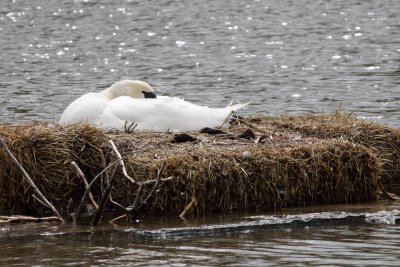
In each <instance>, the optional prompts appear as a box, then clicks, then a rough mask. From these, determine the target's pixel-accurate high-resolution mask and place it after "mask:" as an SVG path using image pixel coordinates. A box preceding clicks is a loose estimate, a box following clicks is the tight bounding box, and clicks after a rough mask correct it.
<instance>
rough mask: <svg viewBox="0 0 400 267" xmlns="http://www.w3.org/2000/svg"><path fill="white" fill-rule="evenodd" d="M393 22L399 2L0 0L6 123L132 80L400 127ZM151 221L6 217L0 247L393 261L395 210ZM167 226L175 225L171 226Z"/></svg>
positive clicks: (128, 260) (108, 254)
mask: <svg viewBox="0 0 400 267" xmlns="http://www.w3.org/2000/svg"><path fill="white" fill-rule="evenodd" d="M399 32H400V1H398V0H382V1H372V0H370V1H358V0H343V1H341V0H337V1H325V0H319V1H311V0H298V1H289V0H287V1H277V0H276V1H263V0H255V1H238V0H231V1H222V0H215V1H169V0H168V1H167V0H158V1H155V0H153V1H129V0H127V1H122V0H121V1H112V0H100V1H94V0H93V1H89V0H75V1H73V0H48V1H40V0H9V1H1V3H0V51H1V65H0V77H1V79H0V123H22V122H30V121H33V120H40V121H56V120H58V119H59V116H60V114H61V112H62V111H63V109H64V108H65V107H66V106H67V105H68V104H69V103H70V102H71V101H72V100H74V99H75V98H77V97H78V96H80V95H82V94H84V93H86V92H89V91H96V90H101V89H103V88H105V87H107V86H109V85H110V84H112V83H114V82H115V81H118V80H120V79H125V78H129V79H140V80H144V81H147V82H148V83H150V84H151V85H152V86H153V87H154V88H155V90H156V92H157V93H158V94H160V95H174V96H179V97H183V98H185V99H186V100H189V101H192V102H195V103H197V104H203V105H208V106H224V105H227V104H228V103H229V102H230V101H231V100H232V99H233V100H234V101H237V102H249V101H250V102H251V104H250V105H249V107H248V108H247V109H246V110H245V111H243V112H244V113H245V114H254V113H266V114H281V113H300V112H332V111H335V110H336V109H344V110H348V111H351V112H354V114H355V115H356V116H359V117H362V118H366V119H371V120H374V121H377V122H380V123H384V124H387V125H390V126H393V127H400V93H399V89H400V80H399V77H400V68H399V66H400V35H399ZM365 208H366V209H367V210H368V209H374V212H378V211H379V210H387V209H390V208H394V209H396V208H397V207H392V205H391V204H379V206H377V205H372V204H371V205H367V206H366V207H365ZM322 210H323V208H322V207H319V208H318V209H317V210H315V211H314V212H316V211H322ZM298 212H300V211H298ZM320 216H322V217H323V216H325V215H324V214H323V213H321V215H320ZM335 216H336V215H335ZM379 216H380V215H378V217H379ZM214 220H215V218H208V219H204V221H201V220H200V221H199V222H198V223H197V224H196V225H195V226H196V227H200V228H201V229H202V227H205V228H207V226H209V225H214V226H215V225H216V224H217V223H216V222H215V221H214ZM250 220H259V219H254V218H253V219H250ZM260 220H261V219H260ZM248 221H249V218H248V217H246V216H241V215H237V216H233V218H232V217H230V218H229V219H226V218H223V219H221V222H224V223H231V224H233V225H242V224H243V223H244V222H248ZM155 222H156V224H155V226H153V228H154V229H153V230H151V231H153V232H150V234H143V233H141V232H137V231H136V230H135V231H136V232H135V231H131V230H132V226H125V227H117V228H113V227H110V226H108V225H106V226H103V227H99V228H85V227H74V226H70V225H65V226H59V225H54V224H40V225H37V224H26V225H12V226H0V240H1V242H0V246H1V250H0V251H1V256H0V258H1V259H2V264H6V265H12V264H15V265H18V264H19V263H21V264H22V265H26V264H28V265H29V264H32V265H36V264H37V265H61V264H65V265H79V264H80V263H84V264H86V265H102V264H103V265H172V266H191V265H203V266H210V265H215V266H217V265H218V266H223V265H226V266H228V265H229V266H231V265H238V266H242V265H248V266H251V265H253V266H259V265H265V264H272V265H283V264H291V265H307V266H308V265H360V266H365V265H398V262H399V260H400V255H399V250H398V247H399V240H400V239H399V237H400V236H399V230H400V229H399V225H398V224H396V223H395V221H394V220H377V221H374V222H373V223H371V222H366V221H365V220H360V219H358V220H350V221H349V220H345V221H344V222H342V221H340V222H336V223H333V222H327V221H326V222H325V223H324V222H321V223H316V224H311V225H300V226H299V225H286V224H285V223H283V224H282V227H275V228H274V227H272V228H271V227H269V226H268V227H267V226H265V227H264V226H261V227H253V226H250V227H247V228H246V227H245V228H241V227H239V228H235V227H232V228H224V227H225V226H219V227H217V228H218V229H217V230H215V229H213V230H210V231H208V230H204V231H203V230H200V232H199V231H197V230H196V231H194V232H195V233H194V234H191V233H190V234H187V232H186V231H185V230H182V229H181V228H182V227H184V226H182V225H181V223H179V222H174V223H171V225H164V221H162V220H156V221H155ZM221 222H220V223H221ZM261 224H262V225H263V223H261ZM218 225H219V224H218ZM265 225H268V224H265ZM140 227H142V228H143V229H147V228H148V227H150V226H149V225H148V222H147V223H146V221H145V222H143V225H142V226H140ZM164 227H166V228H164ZM171 227H172V228H174V229H175V228H178V230H177V231H172V230H171V231H169V230H168V231H167V230H165V229H167V228H168V229H170V228H171ZM214 228H215V227H214ZM135 229H136V228H135ZM160 229H161V230H162V229H164V230H165V231H166V232H167V233H169V234H167V235H162V234H159V235H158V234H157V231H160ZM179 229H181V230H179ZM223 229H225V230H226V231H225V230H223ZM192 230H194V229H192ZM149 231H150V230H149ZM165 231H164V232H165ZM145 232H146V231H145ZM189 232H190V231H189ZM146 233H148V232H146ZM182 233H183V234H182Z"/></svg>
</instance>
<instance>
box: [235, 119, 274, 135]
mask: <svg viewBox="0 0 400 267" xmlns="http://www.w3.org/2000/svg"><path fill="white" fill-rule="evenodd" d="M235 120H237V121H238V122H241V123H243V124H244V125H247V126H249V127H250V128H252V129H254V130H256V131H258V132H260V133H263V134H266V132H265V131H264V130H262V129H260V128H258V127H256V126H254V125H253V124H251V123H249V122H247V121H245V120H242V119H241V118H239V117H236V118H235Z"/></svg>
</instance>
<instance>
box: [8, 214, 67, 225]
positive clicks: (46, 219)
mask: <svg viewBox="0 0 400 267" xmlns="http://www.w3.org/2000/svg"><path fill="white" fill-rule="evenodd" d="M54 221H60V222H64V220H63V219H62V218H60V217H57V216H51V217H31V216H22V215H14V216H0V224H3V223H13V222H54Z"/></svg>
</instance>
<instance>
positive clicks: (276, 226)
mask: <svg viewBox="0 0 400 267" xmlns="http://www.w3.org/2000/svg"><path fill="white" fill-rule="evenodd" d="M384 207H385V208H384ZM382 208H383V210H381V209H382ZM325 209H331V211H329V212H328V211H323V210H322V207H319V208H316V210H319V211H320V212H317V213H315V212H310V211H308V212H307V211H305V210H286V211H285V212H283V213H281V215H268V216H267V215H259V216H239V215H237V216H231V217H226V216H225V217H223V216H222V217H210V218H207V219H199V220H194V221H192V222H190V223H186V224H185V223H183V222H182V221H179V220H174V219H165V218H164V219H157V218H156V219H148V220H143V221H142V222H141V223H139V224H137V225H134V226H132V225H131V226H129V225H128V226H127V225H124V224H123V223H122V225H119V226H117V225H114V226H112V225H109V224H104V225H103V226H100V227H94V228H91V227H88V226H71V225H59V224H47V223H42V224H25V225H6V226H0V241H1V242H0V249H1V251H2V256H1V260H2V264H4V265H6V266H16V265H26V264H29V265H55V266H82V265H86V266H87V265H105V266H109V265H113V266H127V265H128V266H266V265H277V266H287V265H289V266H292V265H297V266H398V263H399V261H400V252H399V249H398V248H399V246H400V211H399V206H397V207H395V206H392V207H389V206H382V204H380V205H358V206H357V205H356V206H336V207H334V208H333V207H329V208H325ZM350 209H351V210H353V211H351V212H350V211H343V210H350ZM340 210H342V211H340ZM377 210H378V211H377ZM379 210H380V211H379ZM288 213H289V215H287V214H288ZM290 213H296V215H290ZM282 214H285V215H282Z"/></svg>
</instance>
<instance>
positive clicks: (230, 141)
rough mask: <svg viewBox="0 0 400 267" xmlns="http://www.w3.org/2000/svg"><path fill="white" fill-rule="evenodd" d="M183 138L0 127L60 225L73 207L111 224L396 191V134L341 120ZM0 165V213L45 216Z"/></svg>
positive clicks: (270, 123) (261, 123) (243, 123)
mask: <svg viewBox="0 0 400 267" xmlns="http://www.w3.org/2000/svg"><path fill="white" fill-rule="evenodd" d="M188 135H189V137H187V136H184V135H177V134H173V133H155V132H133V133H107V134H105V133H103V132H102V131H101V130H99V129H96V128H94V127H91V126H88V125H71V126H66V127H63V126H59V125H46V124H42V123H35V124H33V125H29V126H7V125H3V126H0V137H1V138H2V139H3V140H4V141H5V143H6V144H7V146H8V147H9V149H10V151H11V152H12V153H13V155H14V156H15V158H16V159H17V160H18V161H19V162H20V163H21V165H22V166H23V167H24V168H25V170H26V171H27V173H29V175H30V177H31V178H32V181H33V182H34V183H35V184H36V185H37V187H38V189H39V190H40V191H41V192H42V193H43V195H44V196H46V198H47V199H48V200H49V201H50V202H51V203H52V204H53V205H54V206H55V207H56V208H57V210H58V211H59V212H60V214H62V215H61V216H62V217H63V218H66V219H70V218H71V214H72V215H73V216H76V211H77V210H79V206H83V207H85V208H84V211H83V212H86V213H87V214H91V215H92V216H93V217H95V216H96V215H95V214H97V216H100V217H101V216H102V214H103V212H98V210H99V206H101V205H102V204H101V203H103V206H102V207H101V208H102V209H104V208H105V209H106V210H107V211H111V212H112V214H113V216H114V217H115V216H117V215H119V214H125V215H128V216H127V217H129V216H131V217H132V216H133V217H134V216H137V215H139V214H151V215H160V216H167V215H179V214H181V215H183V216H182V217H184V216H185V215H187V214H189V213H194V214H208V213H212V212H232V211H249V212H250V211H270V210H276V209H279V208H281V207H289V206H305V205H315V204H331V203H353V202H359V201H369V200H374V199H376V198H377V196H378V195H377V193H378V192H379V191H380V184H379V183H380V181H382V183H383V185H384V187H385V188H386V189H388V188H387V187H388V186H389V190H393V189H396V186H398V184H399V165H400V163H399V162H400V160H399V157H400V156H399V155H400V149H399V147H400V134H399V130H398V129H392V128H389V127H385V126H382V125H378V124H373V123H368V122H364V121H362V120H357V119H355V118H353V117H352V116H350V115H349V114H345V113H336V114H329V115H328V114H327V115H312V114H307V115H292V116H286V115H284V116H277V117H271V116H251V117H246V118H236V119H234V121H233V122H231V127H230V128H228V129H223V130H222V129H209V130H207V129H206V130H202V131H201V132H191V133H188ZM108 140H112V141H113V142H111V143H113V144H115V146H114V147H113V146H112V145H111V143H110V141H108ZM0 158H1V161H0V214H6V215H10V214H21V213H23V214H34V215H38V214H39V215H40V214H48V211H49V209H48V208H47V207H45V206H44V205H43V203H41V202H40V200H38V198H37V197H33V195H35V191H34V189H33V187H32V186H31V185H29V184H28V183H27V182H26V181H25V180H24V179H23V176H22V174H21V171H20V170H19V169H18V167H17V166H16V164H15V163H14V162H13V161H12V160H11V158H10V156H9V155H8V154H7V153H6V151H5V150H4V149H2V148H0ZM74 164H75V165H74ZM113 164H114V165H113ZM106 168H107V171H104V169H106ZM79 170H80V171H81V173H80V172H79ZM161 170H162V171H161ZM102 171H103V172H102ZM160 171H161V173H160ZM100 172H102V173H101V175H99V173H100ZM82 176H83V177H84V179H83V178H82ZM96 176H97V177H98V178H96V180H95V181H93V179H94V178H95V177H96ZM85 180H86V182H85ZM110 180H112V182H110ZM132 181H133V182H132ZM149 181H151V182H149ZM89 184H91V185H90V187H89V186H88V185H89ZM88 188H89V189H88ZM85 194H86V195H87V196H86V197H85V198H83V196H84V195H85ZM96 206H97V207H96ZM81 209H82V207H81ZM91 209H92V211H91ZM135 209H137V210H136V211H135V212H136V213H135V212H133V210H135ZM83 212H82V211H79V212H78V216H79V215H80V214H82V216H85V215H84V214H83ZM182 212H183V213H182ZM133 213H135V214H136V215H135V214H133ZM73 216H72V217H73ZM75 219H76V218H75ZM99 220H100V219H99Z"/></svg>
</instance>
